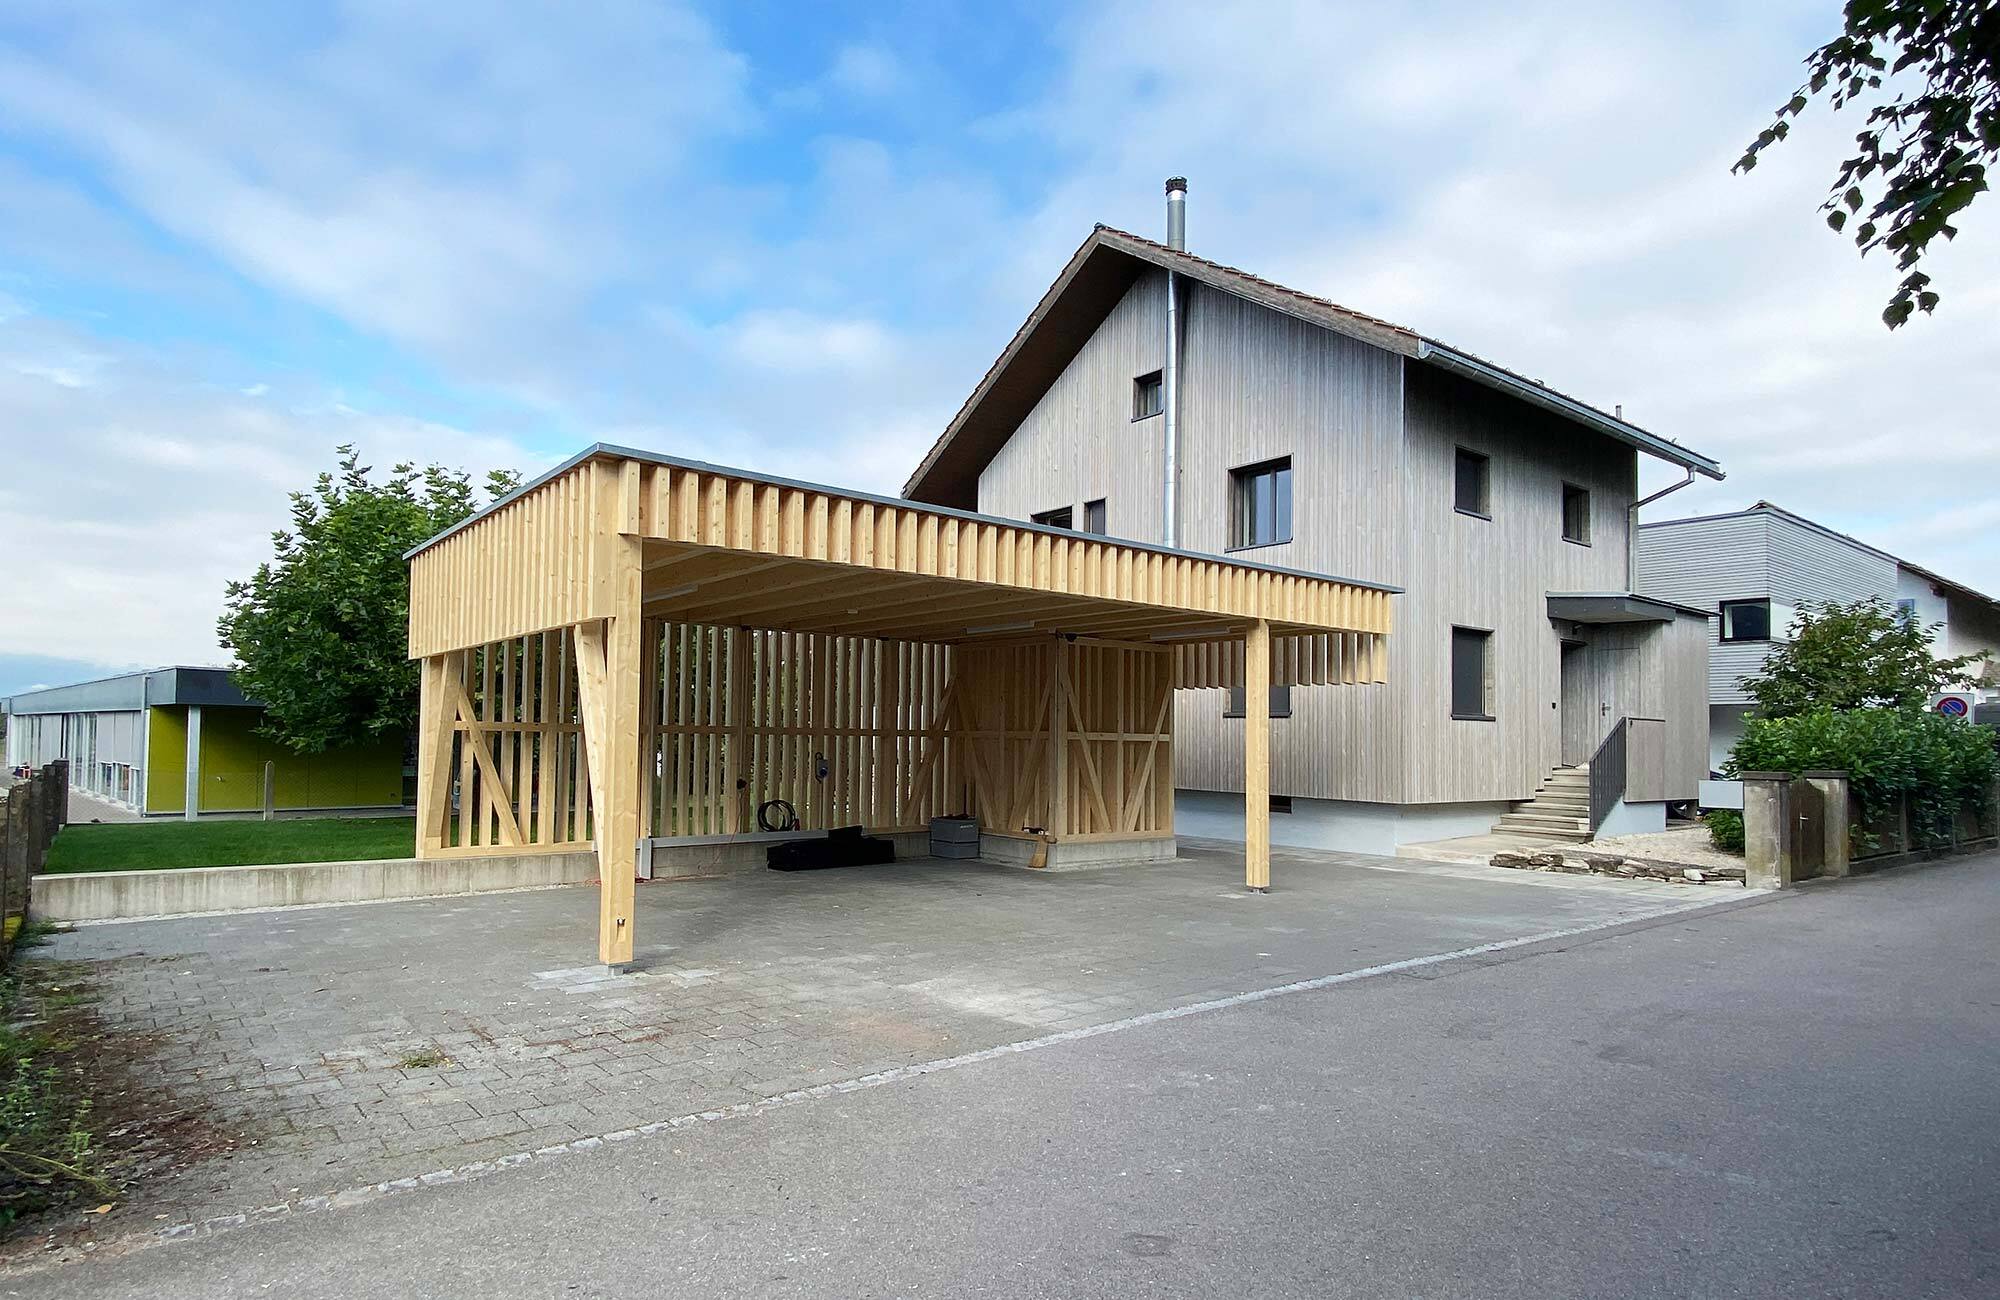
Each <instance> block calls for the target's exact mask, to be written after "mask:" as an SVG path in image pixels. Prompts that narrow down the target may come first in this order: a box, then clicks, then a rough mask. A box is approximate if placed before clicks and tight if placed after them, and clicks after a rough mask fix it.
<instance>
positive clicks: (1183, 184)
mask: <svg viewBox="0 0 2000 1300" xmlns="http://www.w3.org/2000/svg"><path fill="white" fill-rule="evenodd" d="M1176 191H1178V192H1179V193H1182V194H1185V193H1187V177H1185V176H1169V177H1167V193H1169V194H1173V193H1175V192H1176Z"/></svg>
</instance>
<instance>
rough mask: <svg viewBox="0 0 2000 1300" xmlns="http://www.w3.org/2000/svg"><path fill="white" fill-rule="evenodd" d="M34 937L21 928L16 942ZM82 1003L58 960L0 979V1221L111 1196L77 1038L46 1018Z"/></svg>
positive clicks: (84, 996)
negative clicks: (78, 1057) (77, 1056)
mask: <svg viewBox="0 0 2000 1300" xmlns="http://www.w3.org/2000/svg"><path fill="white" fill-rule="evenodd" d="M43 933H46V932H43ZM40 937H41V936H40V935H36V936H33V937H31V936H30V935H29V933H28V931H27V930H26V929H25V928H24V930H23V932H22V934H21V936H20V937H19V939H18V942H20V943H33V942H37V941H39V939H40ZM87 1001H89V994H88V991H87V990H85V989H82V988H79V987H77V986H75V984H74V983H73V982H70V981H67V980H65V979H63V972H62V968H61V967H60V966H55V965H48V966H35V967H27V968H23V969H18V970H17V971H16V972H15V973H13V974H10V975H8V976H6V977H4V978H0V1226H5V1225H6V1224H9V1223H12V1222H13V1221H14V1220H15V1219H17V1218H19V1217H20V1216H22V1215H24V1214H32V1213H36V1212H38V1211H42V1210H46V1209H49V1208H52V1207H54V1206H57V1205H62V1204H65V1203H67V1202H69V1201H70V1200H73V1199H74V1198H76V1197H78V1196H81V1195H84V1194H88V1195H91V1196H94V1197H96V1198H98V1199H100V1200H106V1201H109V1200H114V1199H116V1196H117V1191H116V1188H114V1187H113V1186H112V1184H111V1183H110V1182H109V1181H108V1180H107V1179H106V1178H105V1177H104V1176H103V1174H102V1169H101V1164H100V1152H99V1151H98V1149H97V1146H96V1144H95V1142H94V1140H93V1137H92V1132H91V1126H90V1118H91V1109H92V1107H91V1098H90V1095H89V1090H88V1089H87V1088H86V1087H85V1086H84V1081H83V1077H82V1073H83V1072H82V1070H81V1069H80V1068H79V1066H78V1064H77V1062H76V1061H75V1060H74V1059H73V1058H74V1055H75V1053H76V1049H77V1047H78V1044H77V1043H76V1042H75V1041H74V1040H73V1039H71V1038H70V1037H68V1036H67V1035H66V1034H65V1032H64V1030H63V1028H62V1026H61V1025H60V1024H59V1023H58V1022H56V1021H54V1020H52V1019H51V1018H50V1013H51V1012H60V1011H62V1010H64V1009H66V1008H70V1007H75V1006H80V1005H82V1004H84V1003H85V1002H87Z"/></svg>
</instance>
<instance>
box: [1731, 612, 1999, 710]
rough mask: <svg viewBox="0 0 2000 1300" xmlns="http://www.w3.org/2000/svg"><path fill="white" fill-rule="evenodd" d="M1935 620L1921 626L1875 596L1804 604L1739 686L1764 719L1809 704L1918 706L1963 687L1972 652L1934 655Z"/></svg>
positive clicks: (1830, 706)
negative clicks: (1784, 636) (1786, 635)
mask: <svg viewBox="0 0 2000 1300" xmlns="http://www.w3.org/2000/svg"><path fill="white" fill-rule="evenodd" d="M1941 626H1942V625H1941V624H1936V623H1933V624H1931V625H1930V626H1929V627H1925V626H1924V625H1922V624H1920V623H1918V622H1917V621H1916V619H1914V618H1912V617H1910V616H1909V615H1907V614H1905V613H1903V612H1902V611H1901V610H1898V609H1895V608H1893V607H1891V606H1890V605H1888V604H1886V603H1884V602H1883V601H1882V600H1881V599H1879V598H1871V599H1868V600H1859V601H1856V602H1854V603H1853V604H1851V605H1841V604H1836V603H1834V602H1831V601H1829V602H1827V603H1825V604H1822V605H1819V606H1816V607H1814V606H1808V607H1807V608H1805V609H1802V610H1801V611H1800V612H1799V617H1798V622H1796V623H1795V624H1793V625H1792V632H1791V639H1790V640H1789V641H1786V642H1781V643H1779V644H1778V645H1776V646H1775V647H1773V649H1772V651H1771V656H1770V658H1769V659H1767V660H1765V662H1764V667H1763V669H1762V670H1761V671H1759V672H1757V673H1755V674H1753V675H1752V676H1749V677H1746V678H1744V679H1743V689H1744V690H1745V691H1746V692H1747V693H1748V694H1749V696H1750V698H1751V700H1752V701H1754V702H1755V704H1756V706H1757V714H1758V716H1759V717H1764V718H1786V717H1792V716H1794V715H1796V714H1801V713H1809V712H1811V711H1812V710H1814V709H1865V708H1887V709H1921V708H1923V707H1924V706H1925V705H1926V704H1927V703H1929V701H1930V697H1931V696H1933V695H1935V694H1937V693H1938V692H1939V691H1942V690H1948V689H1950V688H1952V687H1954V686H1959V685H1963V684H1964V683H1965V681H1966V674H1965V669H1966V667H1967V666H1968V665H1969V664H1971V663H1973V662H1974V661H1975V660H1976V659H1977V658H1978V656H1976V655H1967V656H1965V657H1964V658H1960V659H1939V658H1937V657H1936V655H1935V654H1934V653H1933V651H1932V649H1931V646H1932V639H1933V638H1934V637H1935V636H1936V635H1937V632H1938V629H1939V628H1940V627H1941ZM1776 630H1777V629H1773V631H1776Z"/></svg>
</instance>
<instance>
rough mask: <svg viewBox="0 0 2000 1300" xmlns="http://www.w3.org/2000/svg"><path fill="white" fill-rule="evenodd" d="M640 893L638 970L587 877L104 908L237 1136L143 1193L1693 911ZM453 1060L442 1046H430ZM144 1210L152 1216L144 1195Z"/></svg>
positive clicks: (1496, 901) (1480, 887)
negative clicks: (449, 894) (352, 895)
mask: <svg viewBox="0 0 2000 1300" xmlns="http://www.w3.org/2000/svg"><path fill="white" fill-rule="evenodd" d="M1273 858H1274V868H1273V876H1274V883H1275V887H1274V890H1273V892H1272V893H1271V894H1269V895H1265V896H1258V895H1251V894H1246V893H1245V892H1243V890H1242V889H1241V887H1240V882H1241V879H1242V859H1241V856H1240V851H1239V852H1237V853H1234V854H1232V853H1231V852H1230V851H1229V850H1228V849H1227V848H1226V847H1224V846H1218V845H1202V844H1199V843H1184V845H1183V849H1182V857H1181V859H1180V860H1179V861H1178V862H1174V863H1169V864H1163V865H1154V866H1145V867H1131V868H1117V869H1108V870H1098V871H1088V872H1075V873H1064V874H1044V873H1035V872H1029V871H1024V870H1018V869H1012V868H1004V867H993V866H986V865H983V864H980V863H967V862H939V861H917V862H910V863H899V864H896V865H894V866H887V867H869V868H855V869H848V870H835V871H818V872H801V873H779V872H768V871H757V872H748V873H743V874H739V875H735V876H730V877H723V878H719V879H712V880H692V881H674V882H659V883H653V884H642V885H641V886H640V889H639V907H638V915H637V917H636V918H635V919H636V924H637V926H638V929H637V939H638V942H639V951H638V956H639V963H638V967H637V969H635V970H634V971H632V972H631V973H627V974H620V975H613V974H607V973H606V972H605V971H604V969H603V968H602V967H599V966H598V965H596V963H595V961H594V957H595V949H596V937H595V936H596V921H597V896H596V892H595V890H593V889H591V888H588V887H574V888H566V889H553V890H542V891H535V892H522V893H508V894H494V895H486V896H480V897H471V898H451V899H430V900H419V901H412V902H398V903H383V904H372V905H362V906H345V907H333V908H306V909H291V910H280V911H268V912H259V913H242V914H235V915H229V916H209V917H196V918H186V919H180V920H164V921H146V922H133V923H125V924H111V925H96V926H87V927H82V928H79V929H77V930H75V931H73V932H71V933H68V934H65V935H62V936H60V937H59V938H58V939H57V941H56V942H55V943H54V944H52V945H50V946H48V947H46V948H42V949H40V950H38V952H39V954H41V955H44V956H46V957H47V958H52V959H57V960H82V961H88V962H91V963H93V966H94V972H95V975H96V977H97V979H98V982H99V983H100V986H101V988H102V990H103V1000H102V1002H101V1003H100V1011H101V1013H102V1014H103V1015H104V1016H105V1017H106V1018H107V1020H109V1021H110V1022H111V1023H113V1024H114V1025H115V1026H117V1027H118V1028H120V1029H122V1030H127V1031H131V1032H134V1033H139V1034H144V1035H148V1036H150V1037H151V1038H152V1040H153V1041H154V1042H156V1043H157V1078H158V1080H159V1086H160V1087H161V1089H163V1090H164V1091H165V1092H167V1093H169V1094H171V1096H172V1097H173V1098H174V1099H178V1100H183V1101H200V1102H203V1103H205V1104H206V1105H208V1106H209V1107H210V1108H211V1110H212V1113H214V1114H215V1115H216V1117H217V1119H218V1121H219V1122H220V1123H221V1124H222V1126H223V1127H224V1128H225V1129H226V1130H227V1131H229V1132H231V1133H234V1134H236V1135H238V1136H239V1143H240V1145H239V1149H238V1150H237V1151H236V1152H235V1153H233V1154H231V1155H229V1156H227V1157H224V1158H217V1159H214V1160H211V1161H208V1162H206V1163H204V1164H202V1165H200V1166H197V1167H196V1168H194V1169H193V1170H191V1171H189V1172H188V1173H187V1174H186V1175H185V1176H184V1177H182V1178H180V1179H179V1180H177V1181H176V1182H175V1183H173V1184H172V1185H170V1186H167V1187H162V1188H156V1189H155V1190H154V1193H153V1203H152V1204H150V1205H149V1206H147V1207H145V1208H146V1209H147V1210H148V1212H149V1213H151V1212H157V1213H159V1214H162V1215H165V1216H167V1217H169V1218H170V1219H175V1220H179V1219H187V1218H197V1219H198V1218H203V1217H207V1216H213V1215H223V1214H230V1213H235V1212H241V1211H245V1210H252V1209H255V1208H257V1207H258V1206H260V1205H265V1204H269V1203H272V1202H274V1201H279V1200H284V1199H286V1198H288V1197H296V1196H299V1195H301V1194H303V1195H307V1196H310V1195H316V1194H320V1193H326V1192H333V1191H337V1190H339V1189H341V1188H348V1187H353V1186H355V1185H357V1184H362V1183H369V1182H375V1181H378V1180H384V1179H393V1178H405V1177H413V1176H419V1175H422V1174H424V1173H426V1172H430V1171H433V1170H437V1169H442V1168H446V1167H450V1166H455V1165H461V1164H465V1163H468V1162H471V1161H476V1160H485V1159H491V1158H494V1157H497V1156H501V1155H505V1154H508V1153H512V1152H517V1151H523V1150H535V1149H538V1148H541V1147H546V1146H550V1145H553V1144H556V1143H561V1142H566V1141H570V1140H572V1139H575V1138H579V1137H585V1136H589V1135H593V1134H601V1133H606V1132H612V1131H615V1130H620V1129H628V1128H632V1127H635V1126H638V1125H641V1124H645V1123H649V1122H652V1121H656V1120H661V1119H665V1118H669V1117H672V1116H675V1115H683V1114H690V1113H694V1112H699V1111H703V1110H709V1109H714V1108H717V1107H721V1106H727V1105H731V1104H734V1103H737V1102H743V1101H752V1100H756V1099H759V1098H763V1097H768V1096H773V1095H776V1094H779V1093H784V1092H788V1091H791V1090H793V1089H797V1088H802V1087H810V1086H812V1085H814V1084H819V1083H826V1082H831V1081H835V1080H839V1079H845V1078H851V1077H856V1076H859V1075H864V1074H868V1073H872V1072H875V1071H879V1070H885V1069H889V1068H893V1067H895V1066H899V1065H906V1064H911V1063H916V1062H921V1061H927V1060H933V1059H936V1058H939V1057H945V1056H952V1055H955V1054H958V1053H961V1052H967V1051H973V1050H977V1049H980V1048H985V1047H991V1046H996V1045H999V1044H1003V1043H1008V1042H1013V1041H1019V1040H1023V1039H1029V1038H1035V1037H1038V1036H1040V1035H1043V1034H1048V1033H1051V1032H1056V1031H1060V1030H1063V1029H1068V1028H1074V1027H1080V1026H1085V1025H1090V1024H1095V1023H1100V1022H1106V1021H1112V1020H1119V1019H1122V1018H1124V1017H1127V1016H1132V1015H1135V1014H1139V1013H1142V1012H1146V1011H1151V1010H1157V1009H1161V1008H1165V1007H1171V1006H1175V1005H1180V1004H1184V1003H1188V1002H1193V1001H1199V1000H1203V999H1207V998H1214V997H1220V996H1224V995H1227V994H1231V993H1238V992H1243V991H1247V990H1251V989H1257V988H1265V987H1269V986H1272V985H1277V984H1284V983H1287V982H1290V981H1294V980H1300V979H1306V978H1310V977H1314V976H1319V975H1326V974H1332V973H1336V972H1340V971H1344V970H1354V969H1359V968H1362V967H1367V966H1372V965H1376V964H1379V963H1383V962H1388V961H1395V960H1399V959H1402V958H1407V957H1413V956H1422V955H1426V954H1430V953H1438V952H1447V951H1452V950H1455V949H1459V948H1464V947H1467V946H1470V945H1474V944H1480V943H1485V942H1490V941H1493V940H1498V939H1507V938H1517V937H1520V936H1523V935H1529V934H1537V933H1543V932H1547V931H1550V930H1556V929H1563V928H1568V927H1571V926H1577V925H1586V924H1591V923H1594V922H1601V921H1608V920H1617V919H1624V918H1634V919H1636V918H1639V917H1642V916H1645V915H1648V914H1651V913H1656V912H1658V911H1660V910H1662V909H1664V908H1667V907H1670V906H1673V905H1675V904H1679V903H1684V902H1687V901H1690V894H1689V892H1688V891H1687V890H1685V889H1677V888H1674V887H1671V886H1666V885H1643V884H1634V883H1631V882H1626V881H1609V880H1599V879H1596V878H1587V877H1546V876H1534V877H1526V876H1523V875H1522V874H1521V873H1518V872H1503V871H1497V870H1494V869H1491V868H1480V867H1462V866H1445V865H1438V864H1429V863H1421V862H1413V861H1408V860H1402V859H1387V858H1368V857H1362V856H1358V855H1347V854H1335V853H1305V852H1298V851H1288V850H1282V849H1281V850H1278V851H1276V852H1275V853H1274V855H1273ZM427 1061H428V1062H433V1063H431V1064H425V1063H424V1062H427ZM134 1208H135V1209H137V1208H139V1207H134Z"/></svg>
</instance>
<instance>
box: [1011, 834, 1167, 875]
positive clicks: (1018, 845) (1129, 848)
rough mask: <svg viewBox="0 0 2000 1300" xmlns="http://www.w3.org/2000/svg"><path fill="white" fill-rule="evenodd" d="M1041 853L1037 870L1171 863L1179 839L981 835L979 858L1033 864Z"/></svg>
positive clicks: (1026, 865)
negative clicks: (1038, 837)
mask: <svg viewBox="0 0 2000 1300" xmlns="http://www.w3.org/2000/svg"><path fill="white" fill-rule="evenodd" d="M1037 851H1041V853H1042V859H1043V860H1042V865H1041V866H1040V867H1039V868H1037V870H1041V871H1081V870H1086V869H1089V868H1094V867H1130V866H1137V865H1139V864H1141V863H1146V862H1171V861H1173V860H1174V858H1175V857H1176V856H1177V855H1178V854H1179V852H1180V848H1179V842H1178V841H1177V840H1176V839H1175V838H1174V837H1173V836H1171V835H1155V836H1148V837H1146V838H1144V839H1117V840H1054V841H1049V840H1037V839H1033V838H1031V837H1028V836H1020V835H1005V836H1002V835H982V836H981V837H980V839H979V859H980V861H982V862H990V863H993V864H994V865H996V866H1003V867H1028V866H1033V864H1034V860H1035V854H1036V853H1037Z"/></svg>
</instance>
